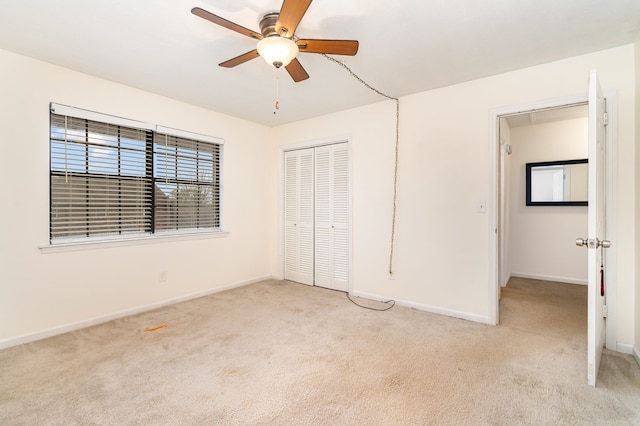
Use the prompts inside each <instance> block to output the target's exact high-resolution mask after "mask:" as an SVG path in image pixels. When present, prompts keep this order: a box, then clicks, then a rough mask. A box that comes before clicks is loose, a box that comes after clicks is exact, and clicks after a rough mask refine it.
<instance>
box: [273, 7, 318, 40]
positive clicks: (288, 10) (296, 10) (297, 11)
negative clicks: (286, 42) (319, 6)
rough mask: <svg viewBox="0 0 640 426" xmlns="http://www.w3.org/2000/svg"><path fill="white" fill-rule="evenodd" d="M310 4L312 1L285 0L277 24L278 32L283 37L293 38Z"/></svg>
mask: <svg viewBox="0 0 640 426" xmlns="http://www.w3.org/2000/svg"><path fill="white" fill-rule="evenodd" d="M310 4H311V0H284V2H283V3H282V7H281V8H280V16H279V17H278V22H277V23H276V32H277V33H278V34H279V35H280V36H282V37H286V38H291V37H293V34H294V33H295V32H296V28H298V24H299V23H300V21H301V20H302V17H303V16H304V14H305V12H306V11H307V9H308V8H309V5H310Z"/></svg>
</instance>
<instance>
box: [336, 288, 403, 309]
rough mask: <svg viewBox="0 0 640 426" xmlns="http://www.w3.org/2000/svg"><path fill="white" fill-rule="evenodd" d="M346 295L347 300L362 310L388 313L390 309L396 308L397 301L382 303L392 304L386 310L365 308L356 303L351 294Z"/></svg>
mask: <svg viewBox="0 0 640 426" xmlns="http://www.w3.org/2000/svg"><path fill="white" fill-rule="evenodd" d="M345 294H346V295H347V299H349V300H350V301H351V303H353V304H354V305H356V306H358V307H360V308H363V309H369V310H371V311H378V312H384V311H388V310H389V309H391V308H393V307H394V306H396V301H395V300H387V301H385V302H382V303H387V304H388V303H391V305H389V306H387V307H386V308H384V309H377V308H370V307H368V306H363V305H360V304H358V303H357V302H355V301H354V300H353V299H352V298H351V296H349V293H345Z"/></svg>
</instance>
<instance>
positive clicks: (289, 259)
mask: <svg viewBox="0 0 640 426" xmlns="http://www.w3.org/2000/svg"><path fill="white" fill-rule="evenodd" d="M284 161H285V173H284V175H285V176H284V180H285V181H284V216H285V218H284V219H285V223H284V277H285V279H287V280H291V281H296V282H300V283H303V284H309V285H313V250H314V243H313V214H314V213H313V149H305V150H300V151H288V152H285V159H284Z"/></svg>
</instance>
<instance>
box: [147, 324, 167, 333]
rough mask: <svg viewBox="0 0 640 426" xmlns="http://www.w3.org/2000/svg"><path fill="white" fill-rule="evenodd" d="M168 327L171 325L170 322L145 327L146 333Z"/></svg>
mask: <svg viewBox="0 0 640 426" xmlns="http://www.w3.org/2000/svg"><path fill="white" fill-rule="evenodd" d="M166 327H169V324H162V325H159V326H157V327H149V328H145V329H144V331H145V333H151V332H154V331H158V330H160V329H163V328H166Z"/></svg>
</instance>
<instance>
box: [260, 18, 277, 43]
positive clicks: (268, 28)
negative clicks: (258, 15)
mask: <svg viewBox="0 0 640 426" xmlns="http://www.w3.org/2000/svg"><path fill="white" fill-rule="evenodd" d="M279 16H280V14H279V13H277V12H272V13H267V14H266V15H264V16H263V17H262V19H261V20H260V32H261V33H262V35H263V37H265V38H267V37H271V36H276V35H277V36H279V35H280V34H278V33H277V31H276V24H277V23H278V17H279Z"/></svg>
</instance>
